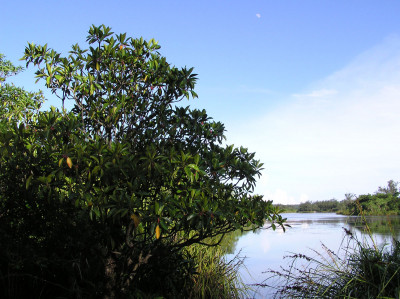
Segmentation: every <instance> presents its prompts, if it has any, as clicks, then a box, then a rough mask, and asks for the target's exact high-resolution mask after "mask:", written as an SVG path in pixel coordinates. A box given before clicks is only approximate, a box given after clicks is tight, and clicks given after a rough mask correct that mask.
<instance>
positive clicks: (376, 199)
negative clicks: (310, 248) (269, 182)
mask: <svg viewBox="0 0 400 299" xmlns="http://www.w3.org/2000/svg"><path fill="white" fill-rule="evenodd" d="M398 185H399V182H395V181H393V180H390V181H388V185H387V187H379V188H378V190H377V191H376V192H375V193H374V194H363V195H359V196H356V195H355V194H351V193H347V194H345V199H343V200H341V201H338V200H336V199H330V200H325V201H316V202H311V201H306V202H304V203H301V204H299V205H278V207H279V208H281V209H283V210H284V211H285V212H289V213H290V212H297V213H337V214H344V215H359V214H360V210H361V211H363V214H364V215H400V192H399V187H398Z"/></svg>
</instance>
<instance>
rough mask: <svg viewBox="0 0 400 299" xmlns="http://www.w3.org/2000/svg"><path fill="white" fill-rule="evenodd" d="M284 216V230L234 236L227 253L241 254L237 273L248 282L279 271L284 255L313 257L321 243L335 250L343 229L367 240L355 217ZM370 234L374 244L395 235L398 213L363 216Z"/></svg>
mask: <svg viewBox="0 0 400 299" xmlns="http://www.w3.org/2000/svg"><path fill="white" fill-rule="evenodd" d="M282 216H283V217H284V218H287V224H289V225H290V226H291V228H287V230H286V232H283V230H282V229H277V230H275V231H273V230H272V229H264V230H259V231H257V232H256V233H252V232H250V233H246V234H243V235H242V236H240V237H239V238H238V240H237V241H236V244H235V247H234V248H235V249H234V252H233V253H232V254H230V255H228V258H230V257H232V256H233V255H236V254H238V253H239V252H240V253H239V254H240V256H242V257H243V256H245V257H246V259H245V266H246V268H247V270H245V269H242V271H241V276H242V278H243V280H244V281H245V282H246V283H248V284H254V283H261V282H262V281H263V280H264V279H266V277H267V274H265V273H263V272H265V271H267V270H268V269H275V270H279V268H280V266H287V264H288V262H289V261H290V260H289V259H287V258H286V259H284V257H285V256H288V255H291V254H292V253H303V254H307V255H309V256H316V255H317V254H316V253H315V252H313V249H314V250H317V251H318V252H323V248H322V244H324V245H325V246H326V247H328V248H329V249H331V250H333V251H335V252H337V251H338V250H339V248H340V246H341V244H342V242H343V240H344V237H345V234H346V233H345V231H344V228H346V229H348V230H350V231H351V232H352V233H354V234H355V235H357V236H358V237H359V238H360V239H363V238H364V239H367V240H368V239H369V238H367V237H366V236H367V235H366V233H365V231H364V228H365V226H364V225H363V219H361V218H360V217H357V216H350V217H349V216H343V215H336V214H333V213H287V214H282ZM364 221H366V222H367V223H368V224H369V227H370V229H371V231H372V233H373V239H374V240H375V242H376V243H377V244H383V243H385V242H386V243H389V242H390V240H391V238H392V235H395V236H396V237H397V238H399V232H400V217H399V216H382V217H378V216H373V217H366V218H364ZM257 292H258V293H255V294H253V296H252V297H255V298H269V297H271V290H267V289H265V288H263V289H258V290H257Z"/></svg>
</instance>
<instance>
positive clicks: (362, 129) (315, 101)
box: [228, 37, 400, 203]
mask: <svg viewBox="0 0 400 299" xmlns="http://www.w3.org/2000/svg"><path fill="white" fill-rule="evenodd" d="M321 99H322V100H321ZM284 103H285V104H284V105H283V106H281V107H279V108H276V109H275V110H273V111H270V112H269V113H268V114H266V115H264V116H263V117H260V118H258V119H254V120H253V121H252V122H250V123H246V124H237V125H234V126H233V127H234V128H232V127H231V128H230V129H229V131H231V132H234V134H233V135H232V136H230V135H229V131H228V140H229V141H231V142H232V141H233V142H234V143H235V144H243V145H246V146H248V147H249V149H250V150H252V151H255V152H256V153H257V157H258V158H259V159H260V160H261V161H262V162H264V164H265V171H264V175H263V177H262V178H261V180H260V181H259V183H258V187H257V192H258V193H261V194H264V195H265V197H266V198H269V199H273V200H275V201H276V202H283V203H294V202H301V201H304V200H306V199H308V200H314V201H315V200H327V199H330V198H332V197H335V198H337V199H342V198H343V196H344V193H346V192H353V193H357V194H360V193H368V192H373V191H375V190H376V189H377V187H378V185H383V184H385V183H386V181H387V180H389V179H394V180H400V176H399V169H400V155H399V150H398V149H399V148H400V134H399V133H400V39H399V38H397V37H390V38H388V39H387V40H385V41H384V42H383V43H382V44H380V45H378V46H376V47H375V48H373V49H370V50H368V51H366V52H365V53H363V54H361V55H360V56H358V57H356V58H355V59H354V61H353V62H352V63H350V64H349V65H348V66H346V67H344V68H343V69H341V70H339V71H337V72H335V73H333V74H331V75H330V76H328V77H327V78H325V79H323V80H321V81H319V82H316V83H314V84H313V85H312V86H311V87H310V88H309V89H308V90H305V91H304V92H300V93H298V94H296V95H293V96H292V97H291V98H290V99H288V100H287V101H284Z"/></svg>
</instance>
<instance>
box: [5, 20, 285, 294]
mask: <svg viewBox="0 0 400 299" xmlns="http://www.w3.org/2000/svg"><path fill="white" fill-rule="evenodd" d="M87 42H88V44H89V47H88V48H87V49H82V48H81V47H80V46H79V45H77V44H76V45H73V46H72V50H71V51H70V52H69V54H68V55H67V56H65V57H63V56H62V55H61V54H60V53H58V52H56V51H55V50H53V49H50V48H48V47H47V45H43V46H41V45H35V44H29V45H28V46H27V47H26V49H25V54H24V57H23V59H25V61H26V66H27V67H28V66H29V65H31V64H33V65H34V66H35V67H37V72H36V75H37V78H38V80H45V83H46V87H47V88H49V89H51V91H52V92H53V93H54V94H55V95H57V96H58V97H59V98H60V99H61V103H62V104H61V106H62V108H61V109H56V108H54V107H52V108H51V109H50V110H49V111H40V112H39V111H37V107H36V106H35V107H34V109H33V108H32V107H28V110H29V109H30V110H29V111H31V114H26V115H24V117H19V118H18V119H12V118H10V121H9V123H8V125H7V130H6V131H5V132H2V133H1V135H0V148H1V149H0V159H1V160H0V192H1V193H0V204H1V211H2V212H1V213H0V235H1V236H0V243H1V244H7V246H5V247H2V252H1V255H2V259H1V264H0V267H1V269H0V270H1V271H2V273H5V272H3V271H6V270H7V269H8V270H7V271H11V272H12V273H14V274H19V275H22V276H21V277H23V279H26V280H29V279H28V278H29V277H32V276H35V277H39V278H38V279H37V280H39V281H40V283H39V285H40V286H41V287H43V288H45V289H46V291H48V292H49V294H53V295H54V294H56V293H57V292H59V291H60V290H63V292H65V293H66V294H68V296H71V292H73V296H77V297H79V296H83V297H85V296H86V297H88V296H89V295H90V296H93V297H96V296H105V295H104V294H108V296H123V295H124V294H125V295H126V294H127V293H129V292H131V291H132V290H135V289H136V290H137V289H138V288H145V287H146V285H147V286H151V287H152V288H156V285H157V284H159V286H158V285H157V287H158V289H159V290H161V291H160V292H164V291H165V292H167V291H166V289H168V290H169V289H171V288H173V287H177V286H176V284H177V280H175V281H172V282H171V283H170V284H168V277H173V275H172V276H171V273H172V272H171V271H172V270H171V269H169V270H168V271H169V272H168V271H167V270H165V271H164V270H162V269H165V267H167V266H165V264H169V265H170V267H172V266H174V267H175V268H176V260H174V258H176V257H177V255H179V254H181V253H182V251H181V250H182V248H184V247H186V246H190V245H191V244H194V243H201V244H208V245H212V244H210V242H209V241H208V240H210V239H209V238H210V237H218V240H220V239H221V238H222V237H223V236H224V234H226V233H229V232H233V231H235V230H237V229H241V230H245V229H246V228H249V227H250V228H257V227H261V226H263V225H264V223H265V221H268V223H269V224H270V226H271V227H272V228H274V229H275V227H276V225H280V226H283V223H284V219H282V217H281V216H280V215H279V211H278V210H277V209H276V208H274V207H273V206H272V203H271V201H265V200H264V199H263V198H262V196H260V195H254V194H253V191H254V187H255V183H256V179H257V177H258V176H260V171H261V169H262V163H260V162H259V161H258V160H255V159H254V156H255V154H254V153H251V152H249V151H248V150H247V149H246V148H243V147H239V148H237V147H234V146H233V145H225V144H224V142H223V140H224V138H225V137H224V130H225V128H224V125H223V124H222V123H220V122H216V121H213V120H212V118H210V117H209V116H208V115H207V113H206V111H205V110H197V109H193V110H192V109H190V107H184V106H182V105H181V101H182V100H183V99H185V98H187V99H190V98H196V97H197V94H196V93H195V91H194V87H195V83H196V80H197V75H196V74H194V73H193V68H189V69H188V68H186V67H184V68H177V67H174V66H171V65H170V64H169V63H168V62H167V60H166V58H165V57H163V56H162V55H161V54H160V53H159V52H158V50H159V49H160V46H159V45H158V43H157V42H156V41H154V40H150V41H146V40H144V39H142V38H138V39H134V38H129V37H128V38H127V37H126V34H114V33H113V32H111V29H110V28H109V27H106V26H104V25H102V26H99V27H96V26H92V27H91V28H90V30H89V35H88V37H87ZM11 70H12V69H11ZM7 74H8V73H7ZM3 88H4V86H1V89H2V92H3ZM17 98H18V97H17ZM29 98H30V99H33V98H34V97H33V96H32V95H31V96H30V97H29ZM2 102H3V103H4V98H3V96H2ZM66 102H71V104H72V105H73V108H72V109H71V110H68V109H67V107H68V106H69V105H66ZM22 244H24V245H22ZM21 246H22V247H21ZM21 248H22V249H21ZM49 256H52V258H48V257H49ZM38 261H40V262H38ZM174 263H175V264H174ZM167 268H168V267H167ZM181 268H182V267H181ZM56 269H58V270H56ZM60 269H64V271H62V270H60ZM182 269H185V267H183V268H182ZM163 271H164V272H163ZM175 272H176V271H175ZM55 273H56V274H55ZM25 274H26V275H25ZM24 275H25V276H24ZM154 275H159V276H160V275H161V276H162V277H163V279H164V281H163V280H160V279H157V280H156V281H157V283H155V282H154V281H155V280H154ZM176 275H177V274H176ZM8 278H9V277H8ZM170 279H172V278H170ZM4 280H5V278H4V277H3V281H4ZM35 281H36V280H35ZM35 283H36V284H38V283H37V281H36V282H35ZM35 283H32V285H35ZM174 284H175V285H174ZM55 286H56V287H55ZM72 286H73V287H72ZM67 290H68V291H67ZM51 292H55V293H51Z"/></svg>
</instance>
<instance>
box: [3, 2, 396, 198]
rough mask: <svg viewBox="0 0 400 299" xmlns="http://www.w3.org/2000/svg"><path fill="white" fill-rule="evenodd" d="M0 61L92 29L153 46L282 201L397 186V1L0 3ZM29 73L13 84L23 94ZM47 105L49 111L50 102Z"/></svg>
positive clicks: (266, 189) (62, 43)
mask: <svg viewBox="0 0 400 299" xmlns="http://www.w3.org/2000/svg"><path fill="white" fill-rule="evenodd" d="M1 9H2V18H1V19H0V25H1V28H2V32H1V34H0V52H1V53H3V54H5V55H6V56H7V58H8V59H10V60H11V61H13V62H16V63H20V64H22V63H23V62H18V59H19V58H20V57H21V56H22V55H23V51H24V48H25V46H26V44H27V42H34V43H37V44H44V43H48V45H49V47H51V48H53V49H55V50H57V51H59V52H63V53H67V52H68V51H69V49H70V47H71V45H72V44H75V43H77V42H78V43H80V44H81V45H84V44H85V38H86V35H87V30H88V29H89V27H90V26H91V25H92V24H95V25H100V24H105V25H107V26H110V27H112V29H113V31H114V32H117V33H120V32H127V34H128V35H129V36H133V37H140V36H143V37H144V38H146V39H150V38H155V39H156V40H158V41H159V43H160V45H161V46H162V48H161V49H160V52H161V54H162V55H164V56H166V57H167V59H168V61H169V62H170V63H172V64H175V65H176V66H188V67H194V68H195V72H196V73H197V74H198V75H199V81H198V84H197V88H196V91H197V92H198V94H199V99H196V100H195V101H190V102H188V103H187V104H190V105H192V106H193V107H197V108H204V109H206V110H207V111H208V113H209V115H210V116H212V117H213V118H214V119H215V120H218V121H222V122H223V123H225V125H226V129H227V133H226V135H227V137H228V139H227V143H234V144H235V145H244V146H246V147H248V148H249V149H250V150H251V151H255V152H256V153H257V155H256V157H257V158H258V159H260V160H261V161H262V162H264V164H265V170H264V172H263V176H262V178H261V180H260V181H259V183H258V186H257V192H259V193H261V194H264V195H265V198H267V199H273V200H274V201H275V202H281V203H298V202H300V201H305V200H312V201H316V200H326V199H330V198H336V199H343V198H344V194H345V193H347V192H352V193H356V194H364V193H372V192H374V191H375V190H376V189H377V187H378V186H381V185H385V184H386V182H387V181H388V180H390V179H394V180H397V181H400V171H399V170H400V155H399V150H398V148H399V147H400V134H399V132H400V120H399V119H400V117H399V112H400V104H399V103H400V18H399V15H400V1H394V0H391V1H390V0H385V1H368V0H362V1H357V0H354V1H348V0H336V1H323V0H314V1H310V0H302V1H300V0H298V1H294V0H292V1H289V0H287V1H276V0H274V1H266V0H264V1H251V0H248V1H244V0H242V1H232V0H231V1H189V0H186V1H168V0H163V1H161V0H160V1H114V2H111V1H102V0H98V1H92V0H81V1H75V0H69V1H66V0H65V1H62V0H61V1H54V0H52V1H19V0H14V1H4V3H2V5H1ZM33 73H34V69H33V68H32V69H28V70H27V71H26V72H24V73H23V74H20V75H18V76H17V77H15V79H14V82H15V83H16V84H18V85H20V86H24V87H26V88H27V89H29V90H36V89H39V88H41V89H44V87H43V86H42V85H40V84H36V85H35V84H34V81H35V80H34V78H33V77H34V75H33ZM49 98H50V100H49V105H59V102H58V101H57V100H56V99H53V98H52V97H51V95H49Z"/></svg>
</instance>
